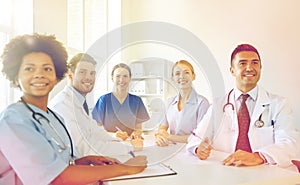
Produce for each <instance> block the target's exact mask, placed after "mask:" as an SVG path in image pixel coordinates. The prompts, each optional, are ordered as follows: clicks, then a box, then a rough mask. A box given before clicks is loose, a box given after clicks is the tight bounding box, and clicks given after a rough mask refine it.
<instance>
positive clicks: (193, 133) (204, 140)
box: [191, 131, 215, 149]
mask: <svg viewBox="0 0 300 185" xmlns="http://www.w3.org/2000/svg"><path fill="white" fill-rule="evenodd" d="M191 134H192V135H193V136H195V137H197V138H199V139H201V140H202V142H205V143H207V146H211V144H209V143H208V142H206V139H203V138H202V137H200V136H199V135H197V134H196V133H195V132H193V131H192V132H191ZM207 140H208V138H207ZM207 146H206V147H207ZM211 148H212V149H215V148H214V147H213V146H211Z"/></svg>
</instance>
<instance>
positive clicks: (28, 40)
mask: <svg viewBox="0 0 300 185" xmlns="http://www.w3.org/2000/svg"><path fill="white" fill-rule="evenodd" d="M32 52H42V53H46V54H48V55H49V56H50V57H51V59H52V61H53V64H54V67H55V71H56V77H57V79H58V81H60V80H62V79H63V78H64V76H65V73H66V72H67V60H68V53H67V51H66V48H65V47H64V46H63V44H62V43H61V42H59V41H57V40H56V37H55V36H54V35H41V34H37V33H34V34H32V35H29V34H26V35H21V36H17V37H15V38H13V39H11V40H10V42H9V43H8V44H6V46H5V47H4V50H3V53H2V55H1V58H2V62H3V68H2V72H3V73H4V74H5V76H6V77H7V79H9V80H10V81H11V82H12V83H13V84H15V77H16V76H17V74H18V72H19V69H20V66H21V64H22V61H23V57H24V56H25V55H27V54H29V53H32Z"/></svg>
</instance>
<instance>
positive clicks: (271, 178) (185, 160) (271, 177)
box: [108, 136, 300, 185]
mask: <svg viewBox="0 0 300 185" xmlns="http://www.w3.org/2000/svg"><path fill="white" fill-rule="evenodd" d="M145 143H146V145H145V146H146V147H145V148H144V150H143V151H141V152H136V155H140V154H141V155H147V157H148V161H149V163H150V165H151V164H154V163H158V162H163V163H164V164H166V165H168V166H170V167H171V168H172V169H174V170H175V171H176V172H177V175H170V176H161V177H151V178H141V179H132V180H120V181H111V182H109V183H108V184H111V185H150V184H151V185H153V184H155V185H169V184H186V185H194V184H195V185H196V184H197V185H199V184H205V185H235V184H240V185H262V184H263V185H264V184H270V185H271V184H272V185H277V184H278V185H279V184H280V185H281V184H282V185H297V184H298V185H299V184H300V174H299V173H298V172H295V171H291V170H287V169H283V168H279V167H276V166H271V165H260V166H254V167H233V166H224V165H222V162H221V161H222V160H223V159H224V158H225V157H226V156H228V154H224V153H221V152H217V151H213V152H212V155H211V156H210V157H209V158H208V159H207V160H204V161H202V160H199V159H198V158H197V157H195V156H193V155H192V154H190V153H188V152H186V151H185V146H184V145H183V144H177V145H173V144H171V145H169V146H168V147H158V146H156V145H155V143H154V140H153V137H152V136H150V137H149V136H146V138H145ZM146 170H147V169H146ZM146 170H145V172H146ZM145 172H142V173H145Z"/></svg>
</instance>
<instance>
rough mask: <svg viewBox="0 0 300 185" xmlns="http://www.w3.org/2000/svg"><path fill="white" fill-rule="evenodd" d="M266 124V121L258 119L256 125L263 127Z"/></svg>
mask: <svg viewBox="0 0 300 185" xmlns="http://www.w3.org/2000/svg"><path fill="white" fill-rule="evenodd" d="M264 124H265V123H264V122H263V121H262V120H257V121H256V122H255V126H256V127H258V128H261V127H263V126H264Z"/></svg>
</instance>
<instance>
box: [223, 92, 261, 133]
mask: <svg viewBox="0 0 300 185" xmlns="http://www.w3.org/2000/svg"><path fill="white" fill-rule="evenodd" d="M232 91H233V89H231V91H229V93H228V96H227V103H226V104H225V105H224V106H223V112H225V109H226V107H227V106H229V107H231V110H232V111H234V105H233V104H232V103H230V94H231V93H232ZM261 117H262V113H261V114H260V116H259V118H258V120H256V121H255V123H254V125H255V126H256V127H257V128H261V127H263V126H264V125H265V123H264V121H263V120H262V119H261Z"/></svg>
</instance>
